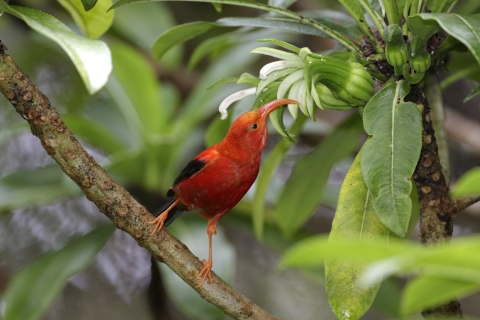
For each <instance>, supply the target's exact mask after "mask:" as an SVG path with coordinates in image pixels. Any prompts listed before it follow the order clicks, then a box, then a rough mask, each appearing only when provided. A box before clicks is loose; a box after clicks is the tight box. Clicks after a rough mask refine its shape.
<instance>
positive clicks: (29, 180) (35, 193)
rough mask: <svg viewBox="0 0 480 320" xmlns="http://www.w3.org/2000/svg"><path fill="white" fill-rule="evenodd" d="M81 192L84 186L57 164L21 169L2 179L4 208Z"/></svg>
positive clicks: (0, 192)
mask: <svg viewBox="0 0 480 320" xmlns="http://www.w3.org/2000/svg"><path fill="white" fill-rule="evenodd" d="M79 194H81V191H80V189H79V188H78V187H77V186H76V185H75V184H74V183H73V182H72V181H71V180H70V179H68V178H67V177H66V176H65V174H64V173H63V172H62V171H61V170H60V168H59V167H58V166H57V165H51V166H48V167H45V168H39V169H36V170H23V171H17V172H14V173H12V174H10V175H7V176H5V177H3V178H2V179H0V211H5V212H9V211H12V210H15V209H18V208H24V207H27V206H32V205H41V204H48V203H51V202H53V201H57V200H59V199H61V198H64V197H72V196H77V195H79Z"/></svg>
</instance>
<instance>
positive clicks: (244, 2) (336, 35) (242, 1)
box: [109, 0, 373, 53]
mask: <svg viewBox="0 0 480 320" xmlns="http://www.w3.org/2000/svg"><path fill="white" fill-rule="evenodd" d="M145 1H148V0H120V1H118V2H116V3H115V4H114V5H113V6H112V7H110V9H109V10H111V9H115V8H118V7H120V6H122V5H125V4H130V3H136V2H145ZM150 1H165V0H150ZM177 1H192V2H208V3H222V4H231V5H237V6H243V7H249V8H254V9H258V10H264V11H268V12H272V13H277V14H280V15H282V16H285V17H288V18H292V19H294V20H295V21H297V22H304V23H305V24H306V25H312V26H314V27H315V28H317V29H319V30H322V31H323V32H325V33H326V34H328V35H330V36H331V37H332V38H333V39H336V40H337V41H339V42H340V43H341V44H343V45H344V46H345V47H346V48H347V49H349V50H350V51H352V52H357V53H361V52H360V50H359V46H358V44H357V43H355V42H353V41H352V40H351V39H350V38H348V37H347V36H345V35H344V34H343V33H341V32H339V31H337V30H336V29H332V28H329V27H328V26H326V25H323V24H322V23H321V22H319V21H313V20H309V19H307V20H306V19H305V17H303V16H301V15H299V14H297V13H295V12H293V11H290V10H287V9H283V8H277V7H272V6H269V5H266V4H263V3H260V2H256V1H253V0H177ZM368 30H370V29H368ZM370 33H371V31H370ZM372 36H373V35H372Z"/></svg>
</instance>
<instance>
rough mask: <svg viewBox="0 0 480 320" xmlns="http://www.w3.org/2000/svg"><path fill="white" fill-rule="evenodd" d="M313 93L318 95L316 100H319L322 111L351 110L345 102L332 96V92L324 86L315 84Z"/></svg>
mask: <svg viewBox="0 0 480 320" xmlns="http://www.w3.org/2000/svg"><path fill="white" fill-rule="evenodd" d="M315 91H316V94H317V95H318V99H319V100H320V104H321V107H322V108H324V109H333V110H349V109H352V108H353V107H352V106H351V105H349V104H347V103H346V102H345V101H342V100H338V99H337V98H335V97H334V96H333V94H332V91H330V89H328V88H327V86H326V85H323V84H321V83H317V84H316V85H315Z"/></svg>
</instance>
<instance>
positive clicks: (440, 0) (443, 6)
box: [427, 0, 457, 13]
mask: <svg viewBox="0 0 480 320" xmlns="http://www.w3.org/2000/svg"><path fill="white" fill-rule="evenodd" d="M455 2H457V0H428V1H427V8H428V10H429V12H432V13H436V12H447V11H448V10H449V9H450V7H451V5H452V4H455Z"/></svg>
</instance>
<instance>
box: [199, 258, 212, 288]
mask: <svg viewBox="0 0 480 320" xmlns="http://www.w3.org/2000/svg"><path fill="white" fill-rule="evenodd" d="M202 263H203V268H202V270H200V272H199V273H198V274H196V275H195V276H196V277H202V280H201V281H200V283H199V284H198V285H197V286H196V288H200V287H201V286H202V285H203V283H204V282H205V279H206V278H207V277H208V281H209V282H210V283H212V281H213V279H212V275H211V271H212V262H211V261H205V259H204V260H202Z"/></svg>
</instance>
